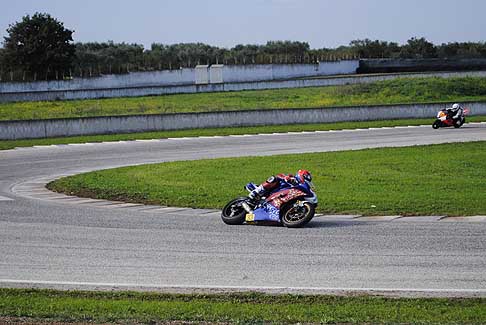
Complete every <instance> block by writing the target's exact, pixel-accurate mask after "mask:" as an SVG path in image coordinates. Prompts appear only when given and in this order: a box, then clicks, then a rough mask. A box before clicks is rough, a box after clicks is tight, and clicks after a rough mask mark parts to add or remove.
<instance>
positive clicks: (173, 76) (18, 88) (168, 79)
mask: <svg viewBox="0 0 486 325" xmlns="http://www.w3.org/2000/svg"><path fill="white" fill-rule="evenodd" d="M194 78H195V72H194V69H180V70H164V71H152V72H132V73H129V74H122V75H106V76H102V77H96V78H82V79H73V80H63V81H56V80H53V81H37V82H0V94H2V93H21V92H35V91H60V90H89V89H111V88H128V87H148V86H160V85H185V84H194Z"/></svg>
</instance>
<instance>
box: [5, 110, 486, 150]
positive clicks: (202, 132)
mask: <svg viewBox="0 0 486 325" xmlns="http://www.w3.org/2000/svg"><path fill="white" fill-rule="evenodd" d="M467 120H468V122H486V116H471V117H468V118H467ZM432 121H433V119H410V120H409V119H405V120H383V121H368V122H342V123H322V124H295V125H274V126H255V127H238V128H214V129H194V130H180V131H159V132H143V133H127V134H107V135H89V136H77V137H62V138H46V139H26V140H3V141H1V140H0V150H8V149H13V148H18V147H32V146H42V145H53V144H69V143H86V142H104V141H128V140H143V139H165V138H180V137H197V136H216V135H218V136H225V135H238V134H258V133H282V132H302V131H328V130H343V129H358V128H362V129H366V128H378V127H391V126H404V125H422V124H432Z"/></svg>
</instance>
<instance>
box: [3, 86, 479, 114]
mask: <svg viewBox="0 0 486 325" xmlns="http://www.w3.org/2000/svg"><path fill="white" fill-rule="evenodd" d="M480 100H486V78H481V77H467V78H447V79H446V78H430V77H429V78H399V79H394V80H385V81H378V82H374V83H369V84H356V85H345V86H328V87H310V88H293V89H273V90H249V91H239V92H221V93H200V94H175V95H164V96H147V97H131V98H109V99H90V100H69V101H45V102H19V103H4V104H0V120H31V119H48V118H67V117H88V116H112V115H134V114H163V113H184V112H217V111H229V110H256V109H278V108H312V107H314V108H315V107H323V108H324V107H336V106H338V107H339V106H357V105H386V104H406V103H437V102H439V103H442V102H443V103H448V104H450V103H451V102H466V101H480Z"/></svg>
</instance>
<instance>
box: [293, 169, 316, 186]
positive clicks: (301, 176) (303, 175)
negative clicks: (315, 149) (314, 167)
mask: <svg viewBox="0 0 486 325" xmlns="http://www.w3.org/2000/svg"><path fill="white" fill-rule="evenodd" d="M295 178H296V179H297V181H298V182H299V183H304V182H306V181H307V182H312V175H311V173H310V172H309V171H308V170H306V169H299V171H298V172H297V174H296V175H295Z"/></svg>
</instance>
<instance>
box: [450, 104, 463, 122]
mask: <svg viewBox="0 0 486 325" xmlns="http://www.w3.org/2000/svg"><path fill="white" fill-rule="evenodd" d="M447 114H448V117H449V118H452V120H453V121H454V122H456V121H458V120H460V119H461V118H462V115H463V114H464V110H463V109H462V107H461V105H459V104H454V105H452V107H449V108H448V109H447Z"/></svg>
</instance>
